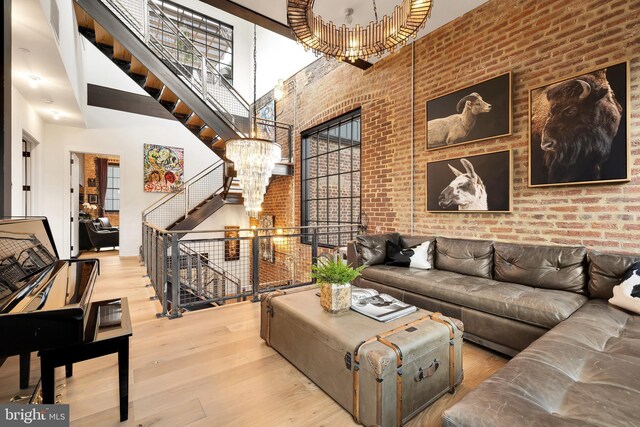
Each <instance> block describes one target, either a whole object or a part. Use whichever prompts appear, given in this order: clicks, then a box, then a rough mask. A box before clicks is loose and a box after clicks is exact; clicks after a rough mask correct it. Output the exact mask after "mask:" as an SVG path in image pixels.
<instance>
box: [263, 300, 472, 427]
mask: <svg viewBox="0 0 640 427" xmlns="http://www.w3.org/2000/svg"><path fill="white" fill-rule="evenodd" d="M316 293H317V289H309V288H306V289H294V290H288V291H284V292H282V291H280V292H274V293H271V294H269V295H267V296H266V297H264V298H263V300H262V307H261V328H260V335H261V337H262V338H263V339H264V340H265V341H266V342H267V344H268V345H270V346H272V347H273V348H274V349H276V350H277V351H278V352H279V353H280V354H282V355H283V356H284V357H285V358H286V359H287V360H289V361H290V362H291V363H292V364H293V365H295V366H296V367H297V368H298V369H299V370H300V371H302V372H303V373H304V374H305V375H306V376H307V377H309V378H310V379H311V380H312V381H313V382H314V383H316V384H317V385H318V386H319V387H320V388H322V389H323V390H324V391H325V392H326V393H327V394H328V395H329V396H331V397H332V398H333V399H334V400H335V401H336V402H338V403H339V404H340V405H342V406H343V407H344V408H345V409H346V410H348V411H349V412H350V413H351V414H352V415H353V416H354V419H355V420H356V421H357V422H359V423H362V424H364V425H367V426H369V425H380V426H385V427H386V426H394V425H395V426H398V425H402V424H403V423H405V422H406V421H407V420H409V419H410V418H411V417H413V416H415V415H416V414H417V413H419V412H420V411H422V410H423V409H425V408H426V407H427V406H429V405H430V404H431V403H433V402H434V401H435V400H437V399H438V398H439V397H440V396H442V395H443V394H445V393H447V392H450V393H453V391H454V388H455V386H457V385H458V384H460V382H461V381H462V376H463V372H462V324H461V323H460V322H459V321H457V320H455V321H454V320H452V319H449V318H447V317H444V316H442V315H440V314H439V313H431V312H428V311H424V310H418V311H417V312H416V313H413V314H411V315H408V316H404V317H402V318H400V319H397V320H395V321H392V322H389V323H381V322H378V321H376V320H373V319H370V318H368V317H366V316H363V315H361V314H359V313H356V312H354V311H349V312H347V313H344V314H340V315H334V314H329V313H327V312H325V311H324V310H322V308H321V307H320V298H319V297H317V296H316Z"/></svg>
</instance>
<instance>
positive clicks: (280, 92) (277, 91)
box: [273, 79, 284, 102]
mask: <svg viewBox="0 0 640 427" xmlns="http://www.w3.org/2000/svg"><path fill="white" fill-rule="evenodd" d="M282 98H284V81H283V80H282V79H278V83H276V87H274V88H273V99H275V100H276V102H280V101H282Z"/></svg>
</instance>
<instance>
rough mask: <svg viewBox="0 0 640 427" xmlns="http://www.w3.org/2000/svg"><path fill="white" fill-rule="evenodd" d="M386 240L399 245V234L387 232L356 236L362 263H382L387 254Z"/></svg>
mask: <svg viewBox="0 0 640 427" xmlns="http://www.w3.org/2000/svg"><path fill="white" fill-rule="evenodd" d="M387 240H390V241H391V242H393V243H394V244H396V245H399V244H400V234H398V233H387V234H367V235H360V236H356V241H357V242H358V254H359V255H360V260H361V262H362V265H376V264H383V263H384V261H385V258H386V256H387V249H386V244H387Z"/></svg>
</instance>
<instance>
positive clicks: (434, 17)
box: [233, 0, 487, 37]
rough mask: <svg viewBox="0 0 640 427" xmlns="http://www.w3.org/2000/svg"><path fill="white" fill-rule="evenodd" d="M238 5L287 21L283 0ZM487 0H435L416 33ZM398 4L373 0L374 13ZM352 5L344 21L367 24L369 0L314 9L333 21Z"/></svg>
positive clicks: (335, 0)
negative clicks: (424, 25)
mask: <svg viewBox="0 0 640 427" xmlns="http://www.w3.org/2000/svg"><path fill="white" fill-rule="evenodd" d="M233 1H234V2H235V3H238V4H239V5H241V6H244V7H246V8H247V9H251V10H253V11H254V12H257V13H260V14H262V15H264V16H266V17H269V18H271V19H273V20H275V21H278V22H280V23H282V24H285V25H286V24H287V1H286V0H276V1H264V0H233ZM486 1H487V0H435V1H434V6H433V10H432V13H431V17H430V18H429V19H428V20H427V25H426V27H425V28H424V29H423V30H422V31H420V32H419V33H418V36H419V37H422V36H424V35H425V34H427V33H429V32H431V31H433V30H435V29H436V28H439V27H441V26H443V25H445V24H446V23H448V22H451V21H453V20H454V19H456V18H458V17H459V16H462V15H464V14H465V13H467V12H469V11H470V10H473V9H475V8H476V7H478V6H480V5H481V4H483V3H485V2H486ZM398 4H400V0H376V6H377V9H378V16H379V17H381V16H382V15H385V14H389V13H390V12H391V11H392V10H393V8H394V7H395V6H396V5H398ZM348 8H352V9H353V22H352V24H348V25H355V24H356V23H358V24H360V25H367V24H368V23H369V22H370V21H372V20H374V14H373V0H316V1H315V3H314V11H315V12H316V13H317V14H319V15H320V16H322V17H323V18H324V19H325V21H333V22H334V23H336V24H339V25H341V24H343V23H345V20H344V16H345V10H346V9H348Z"/></svg>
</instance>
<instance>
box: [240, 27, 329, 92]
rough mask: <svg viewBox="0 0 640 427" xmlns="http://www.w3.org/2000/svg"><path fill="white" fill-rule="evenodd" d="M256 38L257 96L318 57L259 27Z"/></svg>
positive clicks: (294, 43) (293, 42)
mask: <svg viewBox="0 0 640 427" xmlns="http://www.w3.org/2000/svg"><path fill="white" fill-rule="evenodd" d="M257 40H258V48H257V52H256V56H257V57H258V79H257V81H256V83H257V84H256V86H257V90H256V92H257V93H258V96H257V97H258V98H260V97H261V96H262V95H264V94H266V93H267V92H269V91H271V90H272V89H273V88H274V86H275V85H276V84H277V83H278V80H279V79H282V80H286V79H287V78H289V77H291V76H293V75H294V74H295V73H297V72H298V71H300V70H302V69H303V68H304V67H306V66H307V65H309V64H311V63H312V62H313V61H315V60H316V59H318V58H317V57H316V56H315V55H314V54H313V52H311V51H309V52H305V50H304V48H303V47H302V46H301V45H299V44H297V43H296V42H295V41H293V40H291V39H288V38H286V37H282V36H281V35H279V34H276V33H274V32H272V31H269V30H266V29H264V28H261V27H258V32H257ZM252 100H253V99H252Z"/></svg>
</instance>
